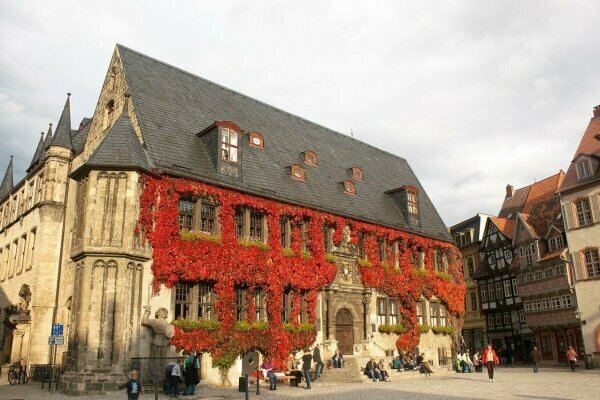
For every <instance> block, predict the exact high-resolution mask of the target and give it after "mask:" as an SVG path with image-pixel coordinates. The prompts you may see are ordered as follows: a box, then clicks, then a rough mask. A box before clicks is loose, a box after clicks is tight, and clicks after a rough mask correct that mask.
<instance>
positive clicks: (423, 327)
mask: <svg viewBox="0 0 600 400" xmlns="http://www.w3.org/2000/svg"><path fill="white" fill-rule="evenodd" d="M430 329H431V327H430V326H429V325H419V331H420V332H421V333H427V332H429V330H430Z"/></svg>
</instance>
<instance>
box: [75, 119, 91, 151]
mask: <svg viewBox="0 0 600 400" xmlns="http://www.w3.org/2000/svg"><path fill="white" fill-rule="evenodd" d="M90 122H92V119H91V118H84V119H82V120H81V123H80V124H79V130H77V131H76V130H72V131H71V140H72V143H73V149H74V150H75V154H79V153H81V152H82V151H83V148H84V147H85V141H86V139H87V135H88V133H89V132H90V126H91V125H92V124H91V123H90Z"/></svg>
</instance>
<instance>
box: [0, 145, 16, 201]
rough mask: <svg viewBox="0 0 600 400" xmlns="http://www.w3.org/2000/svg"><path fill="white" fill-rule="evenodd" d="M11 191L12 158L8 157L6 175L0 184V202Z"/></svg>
mask: <svg viewBox="0 0 600 400" xmlns="http://www.w3.org/2000/svg"><path fill="white" fill-rule="evenodd" d="M12 189H13V156H10V161H9V162H8V168H6V173H5V174H4V179H2V184H1V185H0V200H1V199H4V198H5V197H6V196H7V195H8V194H9V193H10V191H11V190H12Z"/></svg>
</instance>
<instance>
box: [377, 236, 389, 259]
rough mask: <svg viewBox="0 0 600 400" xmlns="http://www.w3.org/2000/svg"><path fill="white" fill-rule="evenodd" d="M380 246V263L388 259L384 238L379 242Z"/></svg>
mask: <svg viewBox="0 0 600 400" xmlns="http://www.w3.org/2000/svg"><path fill="white" fill-rule="evenodd" d="M378 246H379V261H381V262H384V261H386V259H387V249H386V247H387V246H386V241H385V239H384V238H381V239H379V240H378Z"/></svg>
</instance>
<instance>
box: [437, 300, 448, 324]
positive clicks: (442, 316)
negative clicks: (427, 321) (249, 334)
mask: <svg viewBox="0 0 600 400" xmlns="http://www.w3.org/2000/svg"><path fill="white" fill-rule="evenodd" d="M447 324H448V319H447V312H446V306H445V305H443V304H440V305H439V314H438V326H446V325H447Z"/></svg>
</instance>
